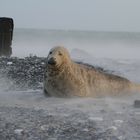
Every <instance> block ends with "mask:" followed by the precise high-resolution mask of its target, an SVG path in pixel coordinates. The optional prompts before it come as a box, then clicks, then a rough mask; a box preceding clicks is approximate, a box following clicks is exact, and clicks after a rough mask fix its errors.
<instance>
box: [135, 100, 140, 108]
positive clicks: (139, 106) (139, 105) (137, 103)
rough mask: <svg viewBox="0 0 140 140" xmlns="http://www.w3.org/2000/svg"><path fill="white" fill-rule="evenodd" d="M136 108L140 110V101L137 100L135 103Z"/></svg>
mask: <svg viewBox="0 0 140 140" xmlns="http://www.w3.org/2000/svg"><path fill="white" fill-rule="evenodd" d="M134 107H135V108H140V100H135V101H134Z"/></svg>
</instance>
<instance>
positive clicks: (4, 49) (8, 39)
mask: <svg viewBox="0 0 140 140" xmlns="http://www.w3.org/2000/svg"><path fill="white" fill-rule="evenodd" d="M13 29H14V22H13V19H12V18H7V17H0V56H10V55H11V54H12V47H11V45H12V39H13Z"/></svg>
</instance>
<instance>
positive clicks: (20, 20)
mask: <svg viewBox="0 0 140 140" xmlns="http://www.w3.org/2000/svg"><path fill="white" fill-rule="evenodd" d="M0 16H9V17H13V18H14V21H15V27H24V28H46V29H78V30H105V31H136V32H140V0H0Z"/></svg>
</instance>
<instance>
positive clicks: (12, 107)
mask: <svg viewBox="0 0 140 140" xmlns="http://www.w3.org/2000/svg"><path fill="white" fill-rule="evenodd" d="M45 62H46V58H40V57H36V56H30V57H26V58H17V57H11V58H6V57H1V58H0V79H1V80H0V88H1V89H2V88H3V90H0V140H139V139H140V108H139V107H137V105H138V104H139V102H136V99H137V98H135V97H126V98H121V99H120V98H117V99H112V98H109V97H107V98H101V99H91V98H53V97H52V98H47V97H45V96H44V95H43V93H42V86H43V84H42V82H43V73H44V68H45ZM91 67H92V66H91ZM98 69H99V70H101V71H105V70H104V69H102V68H99V67H98ZM105 72H106V71H105ZM4 81H5V84H4ZM5 85H6V87H7V88H6V89H5V88H4V86H5ZM138 97H139V96H138ZM133 99H134V100H133ZM134 101H135V102H134ZM137 101H138V100H137Z"/></svg>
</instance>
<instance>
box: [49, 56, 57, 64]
mask: <svg viewBox="0 0 140 140" xmlns="http://www.w3.org/2000/svg"><path fill="white" fill-rule="evenodd" d="M48 64H50V65H55V64H56V59H55V58H53V57H52V58H50V59H49V60H48Z"/></svg>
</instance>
